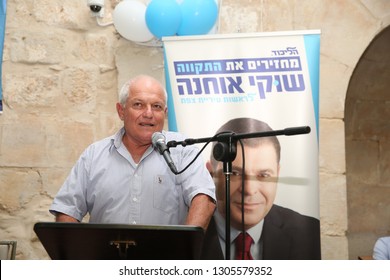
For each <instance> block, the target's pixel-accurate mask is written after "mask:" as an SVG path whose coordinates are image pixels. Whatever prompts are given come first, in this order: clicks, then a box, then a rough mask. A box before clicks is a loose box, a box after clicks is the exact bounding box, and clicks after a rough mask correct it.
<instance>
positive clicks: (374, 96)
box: [345, 27, 390, 259]
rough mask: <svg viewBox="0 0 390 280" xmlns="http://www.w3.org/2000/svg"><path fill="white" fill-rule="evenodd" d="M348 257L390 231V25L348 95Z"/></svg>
mask: <svg viewBox="0 0 390 280" xmlns="http://www.w3.org/2000/svg"><path fill="white" fill-rule="evenodd" d="M345 102H346V103H345V139H346V140H345V141H346V143H345V144H346V145H345V149H346V151H345V152H346V170H347V174H346V178H347V205H348V233H347V237H348V246H349V258H350V259H357V257H358V256H359V255H372V249H373V246H374V243H375V241H376V239H377V238H378V237H379V236H384V235H390V27H387V28H386V29H384V30H383V31H382V32H380V33H379V34H378V35H377V36H376V37H375V38H374V40H373V41H372V42H371V44H370V45H369V46H368V48H367V49H366V51H365V52H364V54H363V55H362V57H361V59H360V61H359V63H358V64H357V66H356V69H355V70H354V73H353V75H352V77H351V80H350V84H349V87H348V91H347V97H346V101H345Z"/></svg>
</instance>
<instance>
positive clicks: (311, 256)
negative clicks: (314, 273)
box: [201, 205, 321, 260]
mask: <svg viewBox="0 0 390 280" xmlns="http://www.w3.org/2000/svg"><path fill="white" fill-rule="evenodd" d="M260 240H261V242H260V246H262V248H261V250H260V251H261V252H262V253H261V254H262V259H263V260H318V259H321V244H320V222H319V220H318V219H316V218H313V217H309V216H304V215H301V214H299V213H297V212H295V211H293V210H291V209H288V208H284V207H281V206H278V205H273V206H272V208H271V210H270V211H269V213H268V214H267V216H266V217H265V219H264V225H263V232H262V235H261V238H260ZM201 259H205V260H222V259H224V256H223V253H222V250H221V246H220V243H219V239H218V233H217V228H216V224H215V220H214V219H212V220H211V222H210V224H209V227H208V229H207V231H206V234H205V237H204V241H203V249H202V255H201Z"/></svg>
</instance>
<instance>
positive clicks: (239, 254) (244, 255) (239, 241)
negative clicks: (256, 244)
mask: <svg viewBox="0 0 390 280" xmlns="http://www.w3.org/2000/svg"><path fill="white" fill-rule="evenodd" d="M243 243H244V234H243V233H242V232H241V233H240V234H239V235H238V236H237V238H236V240H235V244H236V260H253V257H252V255H251V251H250V249H251V245H252V243H253V239H252V237H251V236H250V235H249V234H247V233H245V248H244V247H243V245H244V244H243ZM243 249H244V252H243V251H242V250H243Z"/></svg>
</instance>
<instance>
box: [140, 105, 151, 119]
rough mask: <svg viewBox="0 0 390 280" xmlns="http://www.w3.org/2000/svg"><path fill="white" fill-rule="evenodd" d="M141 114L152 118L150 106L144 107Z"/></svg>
mask: <svg viewBox="0 0 390 280" xmlns="http://www.w3.org/2000/svg"><path fill="white" fill-rule="evenodd" d="M142 114H143V116H145V117H151V116H153V111H152V105H146V106H145V108H144V111H143V113H142Z"/></svg>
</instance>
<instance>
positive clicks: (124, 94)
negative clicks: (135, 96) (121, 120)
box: [118, 75, 168, 107]
mask: <svg viewBox="0 0 390 280" xmlns="http://www.w3.org/2000/svg"><path fill="white" fill-rule="evenodd" d="M142 77H144V78H145V77H148V78H150V79H154V80H155V81H156V82H158V83H159V84H160V85H161V87H162V89H163V90H164V95H165V105H166V104H167V101H168V94H167V91H166V90H165V87H164V86H163V85H162V84H161V83H160V82H159V81H158V80H157V79H155V78H153V77H151V76H147V75H138V76H136V77H134V78H131V79H130V80H128V81H127V82H126V83H124V84H123V86H122V87H121V89H120V91H119V96H118V99H119V103H120V104H121V105H122V106H123V107H125V105H126V102H127V98H129V93H130V88H131V86H132V85H133V83H134V82H136V81H137V80H138V79H140V78H142Z"/></svg>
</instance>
